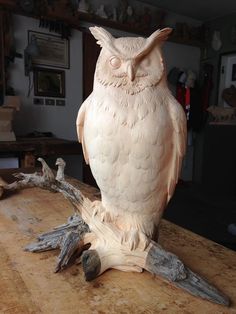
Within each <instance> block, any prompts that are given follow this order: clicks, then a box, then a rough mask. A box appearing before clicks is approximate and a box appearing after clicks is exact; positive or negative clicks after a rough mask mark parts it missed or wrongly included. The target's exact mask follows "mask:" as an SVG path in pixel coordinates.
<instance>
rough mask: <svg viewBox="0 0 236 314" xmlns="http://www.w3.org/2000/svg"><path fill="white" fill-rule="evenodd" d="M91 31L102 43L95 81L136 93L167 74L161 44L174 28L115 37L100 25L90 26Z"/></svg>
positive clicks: (129, 92)
mask: <svg viewBox="0 0 236 314" xmlns="http://www.w3.org/2000/svg"><path fill="white" fill-rule="evenodd" d="M90 31H91V33H92V34H93V36H94V37H95V38H96V39H97V43H98V44H99V45H100V46H101V47H102V50H101V52H100V55H99V58H98V61H97V66H96V71H95V81H96V80H97V81H99V82H100V83H101V84H103V85H106V86H113V87H116V88H120V89H122V90H124V91H125V92H127V93H128V94H137V93H139V92H141V91H143V90H144V89H145V88H147V87H152V86H155V85H157V84H158V83H159V82H160V81H161V79H162V77H163V74H164V64H163V59H162V54H161V45H162V43H163V42H164V41H165V40H166V39H167V38H168V35H169V34H170V33H171V31H172V29H171V28H164V29H162V30H157V31H155V32H154V33H153V34H152V35H151V36H149V37H148V38H143V37H121V38H114V37H113V36H112V35H111V34H110V33H109V32H108V31H106V30H105V29H103V28H102V27H97V26H95V27H90Z"/></svg>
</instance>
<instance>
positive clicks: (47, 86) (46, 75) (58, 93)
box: [34, 68, 65, 98]
mask: <svg viewBox="0 0 236 314" xmlns="http://www.w3.org/2000/svg"><path fill="white" fill-rule="evenodd" d="M34 95H35V96H46V97H62V98H64V97H65V71H63V70H54V69H47V68H35V69H34Z"/></svg>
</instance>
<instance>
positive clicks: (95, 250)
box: [0, 158, 229, 306]
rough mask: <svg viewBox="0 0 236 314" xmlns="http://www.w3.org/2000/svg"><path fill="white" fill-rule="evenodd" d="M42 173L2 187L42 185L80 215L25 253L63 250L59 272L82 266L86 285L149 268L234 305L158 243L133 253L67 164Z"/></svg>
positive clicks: (144, 244) (209, 297) (193, 291)
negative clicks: (109, 274) (73, 180)
mask: <svg viewBox="0 0 236 314" xmlns="http://www.w3.org/2000/svg"><path fill="white" fill-rule="evenodd" d="M39 160H40V162H41V163H42V166H43V167H42V174H41V173H34V174H24V173H20V174H15V176H16V177H17V178H18V179H20V180H19V181H16V182H14V183H12V184H4V185H2V186H1V187H0V191H1V194H2V193H3V192H4V191H5V190H16V189H20V188H25V187H32V186H37V187H41V188H44V189H49V190H51V191H54V192H61V193H63V195H64V196H65V197H66V198H67V199H68V200H70V201H71V203H72V204H73V206H74V207H75V213H74V215H73V216H72V217H70V218H69V219H68V221H67V222H66V223H65V224H63V225H61V226H58V227H55V228H54V229H53V230H51V231H49V232H46V233H44V234H41V235H39V236H38V241H37V242H36V243H32V244H30V245H28V246H27V247H26V248H25V249H26V250H27V251H31V252H42V251H46V250H52V249H57V248H59V249H60V255H59V256H58V261H57V264H56V267H55V271H56V272H57V271H60V270H62V269H63V268H65V267H66V266H67V265H68V264H69V263H71V262H73V261H75V260H78V259H79V261H80V262H82V266H83V270H84V273H85V278H86V280H88V281H89V280H92V279H94V278H96V277H97V276H99V275H101V274H102V273H103V272H104V271H106V270H107V269H109V268H115V269H119V270H122V271H137V272H141V271H142V270H143V269H145V270H147V271H149V272H151V273H153V274H155V275H157V276H160V277H161V278H164V279H165V280H168V281H170V282H171V283H172V284H174V285H175V286H177V287H180V288H182V289H184V290H186V291H188V292H189V293H191V294H193V295H195V296H199V297H202V298H204V299H207V300H209V301H212V302H215V303H218V304H223V305H227V306H228V305H229V299H228V298H227V297H226V296H224V295H223V294H221V293H220V292H219V291H218V290H217V289H216V288H214V287H212V286H211V285H209V284H208V283H207V282H206V281H205V280H204V279H202V278H200V277H199V276H198V275H197V274H195V273H193V272H192V271H191V270H190V269H188V268H187V267H186V266H185V265H184V264H183V263H182V262H181V261H180V260H179V258H178V257H177V256H176V255H174V254H172V253H170V252H167V251H165V250H164V249H162V248H161V246H160V245H158V244H157V243H156V242H154V241H152V240H149V241H148V242H147V241H146V239H143V241H139V243H138V245H137V247H136V248H135V249H133V250H131V248H130V246H129V243H127V242H125V241H122V239H123V232H122V230H120V229H119V228H118V227H117V226H115V225H114V224H112V223H111V222H104V221H103V219H102V217H101V215H99V214H94V212H96V213H97V212H99V210H96V211H94V208H95V207H99V206H100V203H99V201H96V202H91V201H90V200H89V199H88V198H86V197H85V196H84V195H83V194H82V193H81V192H80V191H79V190H78V189H77V188H75V187H74V186H73V185H71V184H70V183H68V182H67V181H66V180H65V178H64V167H65V163H64V161H63V160H62V159H58V160H57V165H58V172H57V175H56V177H55V175H54V174H53V172H52V171H51V169H50V168H49V167H48V166H47V164H46V163H45V161H44V160H43V159H41V158H40V159H39Z"/></svg>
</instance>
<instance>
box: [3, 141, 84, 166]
mask: <svg viewBox="0 0 236 314" xmlns="http://www.w3.org/2000/svg"><path fill="white" fill-rule="evenodd" d="M6 153H7V154H16V155H17V156H18V157H19V158H20V159H21V167H25V168H27V167H34V166H35V158H36V157H48V156H52V155H54V156H59V155H74V154H78V155H81V154H82V148H81V144H80V143H79V142H77V141H69V140H64V139H60V138H54V137H38V138H37V137H35V138H33V137H32V138H29V137H28V138H27V137H22V138H20V137H19V138H17V140H16V141H15V142H0V155H1V154H6Z"/></svg>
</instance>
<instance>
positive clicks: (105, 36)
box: [89, 26, 114, 47]
mask: <svg viewBox="0 0 236 314" xmlns="http://www.w3.org/2000/svg"><path fill="white" fill-rule="evenodd" d="M89 30H90V32H91V33H92V35H93V37H94V38H95V39H97V44H98V45H99V46H101V47H104V46H108V45H110V44H111V43H112V42H113V40H114V37H113V36H112V35H111V34H110V33H109V32H108V31H106V30H105V29H104V28H102V27H97V26H94V27H89Z"/></svg>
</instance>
